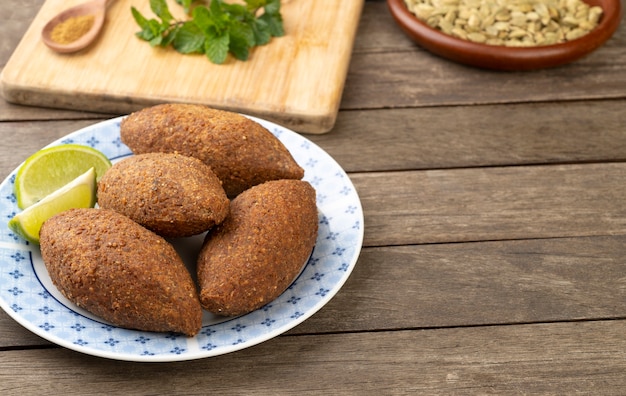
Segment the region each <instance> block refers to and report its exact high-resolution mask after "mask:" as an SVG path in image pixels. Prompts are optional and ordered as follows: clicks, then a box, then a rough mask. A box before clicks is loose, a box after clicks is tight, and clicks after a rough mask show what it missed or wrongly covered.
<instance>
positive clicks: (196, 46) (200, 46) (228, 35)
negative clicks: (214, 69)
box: [131, 0, 285, 64]
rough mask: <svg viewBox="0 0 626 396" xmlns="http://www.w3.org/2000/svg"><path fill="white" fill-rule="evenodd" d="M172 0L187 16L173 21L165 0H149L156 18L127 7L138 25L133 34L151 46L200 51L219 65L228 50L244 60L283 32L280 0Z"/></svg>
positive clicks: (183, 50)
mask: <svg viewBox="0 0 626 396" xmlns="http://www.w3.org/2000/svg"><path fill="white" fill-rule="evenodd" d="M176 2H177V3H178V4H179V5H181V6H182V7H183V9H184V10H185V12H186V13H187V15H188V16H190V18H189V19H188V20H184V21H180V20H176V19H175V18H174V17H173V16H172V14H171V13H170V10H169V8H168V6H167V3H166V1H165V0H150V9H151V10H152V12H153V13H154V14H155V15H156V17H157V18H150V19H149V18H147V17H145V16H144V15H142V14H141V13H140V12H139V11H138V10H137V9H136V8H135V7H131V13H132V15H133V18H134V19H135V22H137V25H139V27H140V28H141V30H140V31H139V32H137V33H136V36H137V37H139V38H140V39H141V40H144V41H147V42H148V43H150V45H151V46H153V47H156V46H160V47H168V46H172V47H173V48H174V49H175V50H176V51H178V52H180V53H181V54H192V53H201V54H205V55H206V56H207V57H208V58H209V60H211V62H213V63H216V64H222V63H224V62H225V61H226V59H227V57H228V54H229V53H230V54H232V55H233V56H234V57H235V58H236V59H239V60H243V61H245V60H247V59H248V58H249V56H250V50H251V49H252V48H254V47H256V46H260V45H265V44H267V43H269V42H270V40H271V39H272V37H280V36H283V35H284V34H285V32H284V29H283V19H282V15H281V14H280V0H245V5H243V4H230V3H225V2H223V1H222V0H210V2H209V3H208V5H205V4H206V3H205V4H195V3H196V1H195V0H176Z"/></svg>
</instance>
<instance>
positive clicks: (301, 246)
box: [197, 180, 318, 316]
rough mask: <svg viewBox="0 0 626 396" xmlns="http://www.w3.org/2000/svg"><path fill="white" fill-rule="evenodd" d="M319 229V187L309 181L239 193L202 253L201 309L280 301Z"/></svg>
mask: <svg viewBox="0 0 626 396" xmlns="http://www.w3.org/2000/svg"><path fill="white" fill-rule="evenodd" d="M317 230H318V217H317V206H316V201H315V190H314V189H313V187H312V186H311V185H310V184H309V183H308V182H306V181H301V180H276V181H269V182H266V183H263V184H260V185H257V186H255V187H252V188H250V189H249V190H246V191H244V192H243V193H241V194H240V195H239V196H237V198H235V199H234V200H232V202H231V208H230V214H229V216H228V217H227V218H226V220H224V222H223V223H222V224H220V225H219V226H217V227H215V228H214V229H213V230H212V231H211V232H210V233H208V234H207V236H206V239H205V241H204V245H203V247H202V250H201V251H200V255H199V257H198V265H197V271H198V284H199V286H200V303H201V304H202V307H203V308H204V309H206V310H208V311H210V312H213V313H214V314H217V315H223V316H234V315H242V314H245V313H248V312H251V311H253V310H255V309H257V308H260V307H262V306H263V305H265V304H267V303H269V302H270V301H272V300H274V299H276V298H277V297H278V296H279V295H280V294H281V293H282V292H283V291H285V290H286V289H287V287H289V285H290V284H291V283H292V282H293V280H294V279H295V277H296V276H297V275H298V274H299V273H300V271H301V269H302V267H303V266H304V264H305V263H306V260H307V259H308V257H309V255H310V254H311V251H312V250H313V246H314V245H315V241H316V239H317Z"/></svg>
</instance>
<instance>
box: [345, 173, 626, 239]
mask: <svg viewBox="0 0 626 396" xmlns="http://www.w3.org/2000/svg"><path fill="white" fill-rule="evenodd" d="M350 177H351V179H352V181H353V182H354V184H355V187H356V189H357V191H358V192H359V195H360V199H361V203H362V204H363V210H364V215H365V237H364V245H365V246H386V245H405V244H418V243H444V242H464V241H485V240H507V239H527V238H557V237H573V236H591V235H615V234H623V233H626V200H624V199H623V197H624V196H625V195H626V191H625V190H624V188H625V186H624V183H623V181H624V179H625V178H626V163H607V164H586V165H555V166H531V167H529V166H523V167H508V168H476V169H454V170H430V171H406V172H389V173H386V172H382V173H378V172H376V173H357V174H351V175H350Z"/></svg>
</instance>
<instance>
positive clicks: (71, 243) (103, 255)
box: [40, 208, 202, 336]
mask: <svg viewBox="0 0 626 396" xmlns="http://www.w3.org/2000/svg"><path fill="white" fill-rule="evenodd" d="M40 243H41V245H40V247H41V256H42V258H43V261H44V263H45V265H46V268H47V269H48V273H49V274H50V278H51V279H52V282H53V283H54V285H55V286H56V287H57V288H58V289H59V290H60V291H61V293H63V295H64V296H65V297H67V298H68V299H69V300H70V301H72V302H74V303H75V304H76V305H78V306H79V307H82V308H84V309H86V310H87V311H89V312H91V313H93V314H95V315H97V316H99V317H101V318H103V319H104V320H107V321H109V322H111V323H113V324H115V325H117V326H120V327H124V328H129V329H137V330H144V331H158V332H169V331H171V332H176V333H183V334H186V335H188V336H193V335H195V334H197V333H198V332H199V331H200V328H201V327H202V308H201V306H200V302H199V301H198V294H197V291H196V286H195V284H194V282H193V280H192V278H191V275H190V274H189V271H188V270H187V268H186V267H185V265H184V264H183V262H182V260H181V259H180V257H179V256H178V254H177V253H176V251H175V250H174V248H173V247H172V245H170V244H169V243H168V242H167V241H165V239H163V238H162V237H160V236H158V235H156V234H154V233H153V232H151V231H149V230H147V229H145V228H143V227H141V226H140V225H139V224H137V223H135V222H134V221H132V220H131V219H129V218H128V217H126V216H124V215H122V214H119V213H117V212H114V211H111V210H106V209H93V208H92V209H71V210H69V211H66V212H62V213H60V214H58V215H56V216H53V217H51V218H50V219H49V220H47V221H46V222H45V223H44V224H43V226H42V227H41V233H40Z"/></svg>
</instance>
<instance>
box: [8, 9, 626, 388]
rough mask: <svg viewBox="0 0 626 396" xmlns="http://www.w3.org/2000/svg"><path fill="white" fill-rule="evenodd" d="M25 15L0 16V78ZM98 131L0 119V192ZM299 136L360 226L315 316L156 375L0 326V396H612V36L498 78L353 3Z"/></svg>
mask: <svg viewBox="0 0 626 396" xmlns="http://www.w3.org/2000/svg"><path fill="white" fill-rule="evenodd" d="M41 3H42V0H27V1H17V0H8V4H7V2H6V1H5V2H4V4H3V9H4V10H5V14H4V16H3V22H2V24H0V37H1V38H2V39H1V40H0V44H1V45H0V67H2V65H4V64H6V62H7V60H8V58H9V56H10V54H11V52H12V51H13V49H14V48H15V47H16V45H17V43H18V41H19V39H20V38H21V36H22V34H23V33H24V31H25V30H26V28H27V26H28V24H29V22H30V21H31V20H32V18H33V17H34V15H35V13H36V12H37V10H38V8H39V7H40V5H41ZM7 13H8V14H7ZM112 116H114V115H112V114H94V113H83V112H74V111H62V110H52V109H43V108H29V107H21V106H16V105H11V104H8V103H5V102H4V101H0V133H1V134H2V144H1V147H0V172H1V174H2V178H4V177H5V176H6V175H8V174H9V173H10V172H11V171H12V170H13V169H14V168H15V167H17V166H18V165H19V163H20V162H21V161H22V160H23V159H24V158H26V157H27V156H28V155H30V154H32V153H33V152H35V151H36V150H37V149H39V148H41V147H43V146H44V145H46V144H48V143H50V142H51V141H53V140H55V139H57V138H59V137H61V136H64V135H66V134H67V133H69V132H71V131H74V130H77V129H79V128H81V127H83V126H87V125H90V124H93V123H95V122H98V121H101V120H103V119H108V118H111V117H112ZM307 137H308V138H309V139H311V140H312V141H313V142H315V143H316V144H318V145H319V146H321V147H322V148H323V149H324V150H326V151H327V152H328V153H329V154H330V155H331V156H333V157H334V158H335V159H336V160H337V161H338V162H339V164H340V165H341V166H342V167H343V168H344V169H345V170H346V171H347V172H348V173H349V175H350V178H351V179H352V181H353V183H354V184H355V186H356V188H357V190H358V192H359V194H360V198H361V202H362V204H363V209H364V215H365V225H366V227H365V238H364V246H363V249H362V252H361V255H360V258H359V260H358V263H357V265H356V268H355V270H354V272H353V273H352V275H351V277H350V278H349V279H348V281H347V283H346V284H345V285H344V287H343V289H342V290H341V291H340V292H339V293H338V294H337V295H336V296H335V298H334V299H333V300H331V301H330V303H329V304H327V305H326V306H325V307H324V308H323V309H321V310H320V311H319V312H318V313H316V314H315V315H314V316H313V317H311V318H310V319H308V320H306V321H305V322H304V323H302V324H301V325H299V326H297V327H295V328H294V329H292V330H290V331H288V332H287V333H285V334H283V335H281V336H278V337H276V338H274V339H272V340H270V341H268V342H265V343H262V344H260V345H257V346H254V347H251V348H248V349H244V350H241V351H238V352H234V353H231V354H227V355H222V356H218V357H213V358H206V359H200V360H194V361H187V362H178V363H158V364H157V363H151V364H148V363H131V362H119V361H112V360H107V359H103V358H97V357H92V356H88V355H84V354H81V353H78V352H74V351H71V350H68V349H64V348H61V347H58V346H56V345H54V344H51V343H49V342H47V341H45V340H43V339H41V338H39V337H38V336H36V335H34V334H32V333H30V332H29V331H28V330H26V329H24V328H22V327H21V326H20V325H19V324H17V323H16V322H15V321H13V320H12V319H11V318H10V317H9V316H8V315H7V314H5V313H4V312H1V313H0V394H3V395H9V394H11V395H13V394H15V395H25V394H44V393H45V394H65V395H70V394H81V395H84V394H98V395H99V394H103V393H106V394H133V393H140V394H185V395H188V394H210V392H217V393H218V394H220V393H225V394H227V393H228V394H246V395H249V394H272V395H273V394H315V395H318V394H333V395H335V394H349V395H352V394H375V395H381V394H412V393H418V394H507V395H509V394H558V395H565V394H581V393H582V394H602V395H606V394H616V395H617V394H624V392H625V391H624V389H626V304H625V303H626V199H625V198H624V197H625V196H626V28H625V27H624V26H622V27H620V29H619V30H618V31H617V33H616V35H615V36H614V37H613V38H612V39H611V40H610V41H609V42H608V43H607V44H606V45H605V46H603V47H602V48H600V49H599V50H598V51H596V52H595V53H593V54H591V55H590V56H588V57H587V58H585V59H583V60H581V61H578V62H576V63H574V64H571V65H569V66H565V67H560V68H556V69H551V70H541V71H535V72H525V73H499V72H491V71H484V70H478V69H473V68H468V67H464V66H462V65H458V64H454V63H451V62H448V61H446V60H443V59H440V58H437V57H435V56H433V55H431V54H429V53H427V52H425V51H424V50H422V49H420V48H419V47H417V46H415V45H414V44H413V43H412V42H411V41H409V40H408V39H407V38H406V37H405V36H404V35H403V34H402V33H401V31H400V30H399V29H398V28H397V26H396V25H395V24H394V22H393V21H392V19H391V17H390V15H389V13H388V11H387V8H386V4H385V2H383V1H367V2H366V4H365V7H364V11H363V15H362V18H361V21H360V25H359V31H358V37H357V41H356V43H355V46H354V51H353V55H352V60H351V65H350V70H349V75H348V78H347V83H346V86H345V91H344V95H343V100H342V104H341V111H340V114H339V117H338V121H337V124H336V126H335V128H334V129H333V130H332V131H331V132H330V133H328V134H325V135H308V136H307ZM5 221H6V219H5ZM0 270H1V269H0ZM0 287H1V285H0Z"/></svg>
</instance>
